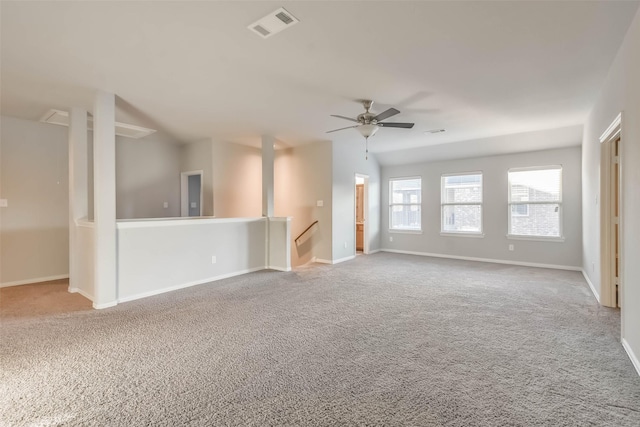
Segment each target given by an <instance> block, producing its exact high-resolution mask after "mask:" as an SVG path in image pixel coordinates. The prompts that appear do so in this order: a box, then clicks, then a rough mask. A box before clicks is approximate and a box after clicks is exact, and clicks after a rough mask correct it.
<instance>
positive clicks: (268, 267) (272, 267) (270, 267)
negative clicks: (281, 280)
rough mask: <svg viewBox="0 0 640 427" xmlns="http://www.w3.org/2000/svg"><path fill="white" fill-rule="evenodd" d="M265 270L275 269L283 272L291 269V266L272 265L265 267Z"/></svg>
mask: <svg viewBox="0 0 640 427" xmlns="http://www.w3.org/2000/svg"><path fill="white" fill-rule="evenodd" d="M266 269H267V270H275V271H282V272H284V273H286V272H289V271H291V267H288V268H282V267H274V266H272V265H270V266H267V267H266Z"/></svg>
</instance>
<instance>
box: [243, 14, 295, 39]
mask: <svg viewBox="0 0 640 427" xmlns="http://www.w3.org/2000/svg"><path fill="white" fill-rule="evenodd" d="M298 22H300V21H298V18H296V17H295V16H293V15H292V14H291V13H289V12H288V11H287V10H285V9H284V8H282V7H281V8H280V9H278V10H276V11H274V12H272V13H270V14H268V15H267V16H265V17H264V18H262V19H259V20H257V21H256V22H254V23H253V24H251V25H249V27H248V28H249V29H250V30H251V31H253V32H254V33H256V34H257V35H259V36H260V37H262V38H263V39H266V38H267V37H271V36H272V35H274V34H276V33H279V32H280V31H282V30H284V29H285V28H288V27H291V26H292V25H295V24H297V23H298Z"/></svg>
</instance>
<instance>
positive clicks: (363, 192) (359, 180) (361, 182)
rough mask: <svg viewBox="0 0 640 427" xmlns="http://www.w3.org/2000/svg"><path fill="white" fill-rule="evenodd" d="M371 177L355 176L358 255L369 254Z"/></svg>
mask: <svg viewBox="0 0 640 427" xmlns="http://www.w3.org/2000/svg"><path fill="white" fill-rule="evenodd" d="M368 194H369V176H368V175H362V174H358V173H357V174H356V175H355V242H356V245H355V250H356V255H358V254H368V253H369V233H368V231H369V227H368V222H367V217H368V215H369V197H368Z"/></svg>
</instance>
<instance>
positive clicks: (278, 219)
mask: <svg viewBox="0 0 640 427" xmlns="http://www.w3.org/2000/svg"><path fill="white" fill-rule="evenodd" d="M263 218H269V221H271V222H285V221H291V219H292V218H293V217H291V216H270V217H263ZM221 219H222V218H221ZM225 219H231V218H225ZM235 219H245V218H235Z"/></svg>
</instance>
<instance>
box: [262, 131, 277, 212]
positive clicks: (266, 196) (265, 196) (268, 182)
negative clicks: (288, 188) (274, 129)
mask: <svg viewBox="0 0 640 427" xmlns="http://www.w3.org/2000/svg"><path fill="white" fill-rule="evenodd" d="M275 143H276V139H275V138H274V137H272V136H270V135H263V136H262V216H266V217H272V216H273V185H274V184H273V180H274V178H273V177H274V172H273V169H274V168H273V163H274V160H275V150H274V148H273V146H274V144H275Z"/></svg>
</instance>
